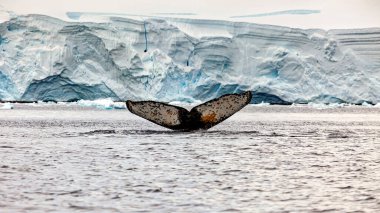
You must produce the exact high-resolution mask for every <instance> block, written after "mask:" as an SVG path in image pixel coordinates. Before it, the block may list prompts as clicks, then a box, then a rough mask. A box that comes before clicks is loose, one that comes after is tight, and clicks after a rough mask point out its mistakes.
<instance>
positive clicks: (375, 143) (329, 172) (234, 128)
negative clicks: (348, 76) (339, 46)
mask: <svg viewBox="0 0 380 213" xmlns="http://www.w3.org/2000/svg"><path fill="white" fill-rule="evenodd" d="M379 138H380V110H379V109H365V108H350V109H347V108H343V109H333V110H331V109H327V110H314V109H308V108H307V107H299V108H292V107H262V108H257V107H248V108H246V109H245V110H244V111H243V112H240V113H238V114H236V115H235V116H233V117H231V118H230V119H228V120H227V121H225V122H223V123H221V124H220V125H218V126H216V127H215V128H212V129H211V130H209V131H195V132H189V133H183V132H175V131H171V130H166V129H164V128H161V127H159V126H156V125H154V124H151V123H149V122H147V121H145V120H142V119H140V118H137V117H135V116H134V115H132V114H130V113H128V112H127V111H126V110H113V111H101V110H95V109H94V110H89V109H81V108H76V109H73V108H65V107H54V108H49V107H45V108H41V107H40V108H38V109H34V108H32V107H29V108H28V107H25V106H17V105H16V106H15V109H14V110H11V111H0V159H1V160H0V212H42V211H53V212H54V211H60V212H136V211H138V212H151V211H157V212H210V211H211V212H219V211H226V212H329V211H331V212H355V211H356V212H360V211H364V212H379V211H380V184H378V183H379V182H380V172H379V170H380V155H379V150H380V139H379Z"/></svg>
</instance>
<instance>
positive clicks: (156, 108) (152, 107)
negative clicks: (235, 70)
mask: <svg viewBox="0 0 380 213" xmlns="http://www.w3.org/2000/svg"><path fill="white" fill-rule="evenodd" d="M251 100H252V93H251V92H250V91H247V92H243V93H240V94H227V95H223V96H220V97H219V98H215V99H212V100H210V101H207V102H205V103H203V104H200V105H197V106H195V107H193V108H192V109H191V110H187V109H185V108H183V107H179V106H174V105H170V104H167V103H163V102H157V101H132V100H128V101H127V102H126V105H127V108H128V110H129V111H130V112H131V113H133V114H135V115H137V116H139V117H141V118H144V119H146V120H148V121H151V122H153V123H155V124H158V125H160V126H162V127H166V128H168V129H171V130H175V131H195V130H207V129H210V128H211V127H213V126H215V125H217V124H219V123H221V122H222V121H224V120H226V119H227V118H229V117H231V116H232V115H233V114H235V113H236V112H238V111H239V110H241V109H242V108H244V107H245V106H246V105H247V104H249V103H250V102H251Z"/></svg>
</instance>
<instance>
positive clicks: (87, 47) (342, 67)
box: [0, 14, 380, 104]
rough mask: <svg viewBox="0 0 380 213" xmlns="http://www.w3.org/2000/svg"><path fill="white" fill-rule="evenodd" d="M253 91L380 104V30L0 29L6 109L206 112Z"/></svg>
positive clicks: (52, 24) (206, 24)
mask: <svg viewBox="0 0 380 213" xmlns="http://www.w3.org/2000/svg"><path fill="white" fill-rule="evenodd" d="M79 16H80V14H79ZM102 20H105V18H103V19H102ZM246 90H251V91H253V92H254V97H253V101H252V103H262V102H266V103H272V104H291V103H310V102H313V103H352V104H361V103H370V104H377V103H380V93H379V91H380V28H367V29H340V30H338V29H337V30H327V31H326V30H321V29H296V28H289V27H282V26H272V25H261V24H253V23H243V22H228V21H217V20H200V19H185V18H154V17H151V18H147V19H145V20H136V19H129V18H121V17H109V18H107V19H106V21H103V22H101V23H95V22H80V21H76V22H66V21H63V20H60V19H56V18H52V17H48V16H44V15H25V16H13V17H12V18H11V19H10V20H8V21H5V22H3V23H0V100H2V101H39V100H42V101H78V100H81V99H85V100H96V99H107V98H108V99H111V100H113V101H124V100H128V99H133V100H148V99H149V100H159V101H164V102H182V103H199V102H203V101H206V100H209V99H212V98H215V97H218V96H220V95H223V94H226V93H235V92H241V91H246Z"/></svg>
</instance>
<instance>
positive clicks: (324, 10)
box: [0, 0, 380, 29]
mask: <svg viewBox="0 0 380 213" xmlns="http://www.w3.org/2000/svg"><path fill="white" fill-rule="evenodd" d="M0 5H1V6H2V7H3V10H9V11H14V12H15V13H17V14H30V13H34V14H36V13H37V14H45V15H50V16H54V17H57V18H61V19H65V20H70V19H69V18H68V17H67V15H66V12H101V13H125V14H138V15H148V16H149V15H156V16H160V15H162V16H176V17H187V18H202V19H222V20H230V21H248V22H254V23H263V24H273V25H283V26H291V27H300V28H323V29H331V28H365V27H380V0H228V1H227V0H225V1H223V0H187V1H184V0H60V1H56V0H0ZM163 13H167V14H163ZM173 13H177V14H176V15H175V14H173ZM180 13H184V14H182V15H181V14H180Z"/></svg>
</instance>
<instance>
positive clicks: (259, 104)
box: [252, 102, 270, 107]
mask: <svg viewBox="0 0 380 213" xmlns="http://www.w3.org/2000/svg"><path fill="white" fill-rule="evenodd" d="M269 105H270V103H265V102H261V103H258V104H252V106H256V107H264V106H269Z"/></svg>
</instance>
